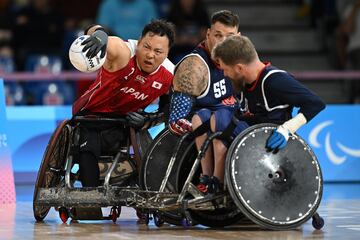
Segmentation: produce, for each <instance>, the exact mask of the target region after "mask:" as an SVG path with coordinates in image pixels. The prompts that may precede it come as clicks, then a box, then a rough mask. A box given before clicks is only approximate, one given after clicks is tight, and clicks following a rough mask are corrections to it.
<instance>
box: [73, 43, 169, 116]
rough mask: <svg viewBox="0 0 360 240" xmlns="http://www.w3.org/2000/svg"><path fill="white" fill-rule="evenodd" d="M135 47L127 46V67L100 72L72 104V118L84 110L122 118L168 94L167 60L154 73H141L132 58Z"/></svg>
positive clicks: (133, 57)
mask: <svg viewBox="0 0 360 240" xmlns="http://www.w3.org/2000/svg"><path fill="white" fill-rule="evenodd" d="M136 43H137V42H135V41H133V42H129V43H128V46H129V48H130V50H131V52H132V57H131V59H130V61H129V62H128V64H127V65H126V67H124V68H123V69H120V70H118V71H116V72H109V71H107V70H105V69H104V68H101V69H100V71H99V73H98V75H97V78H96V80H95V82H94V83H93V84H92V85H91V86H90V88H89V89H88V90H87V91H86V92H85V93H84V94H83V95H82V96H81V97H80V98H79V99H78V100H76V101H75V103H74V104H73V109H72V111H73V114H76V113H78V112H79V111H82V110H87V111H89V112H91V113H114V114H118V115H124V114H126V113H128V112H134V111H137V110H138V109H140V108H145V107H146V106H148V105H149V104H151V103H152V102H153V101H154V100H155V99H156V98H158V97H159V96H161V95H163V94H165V93H167V92H168V91H169V89H170V86H171V84H172V79H173V71H174V65H173V64H172V63H171V62H170V61H169V60H168V59H166V60H165V61H164V62H163V63H162V65H160V66H159V68H158V69H157V70H156V71H155V72H153V73H151V74H147V73H144V72H142V71H141V70H140V68H139V67H138V66H137V63H136V56H135V55H134V53H135V48H136Z"/></svg>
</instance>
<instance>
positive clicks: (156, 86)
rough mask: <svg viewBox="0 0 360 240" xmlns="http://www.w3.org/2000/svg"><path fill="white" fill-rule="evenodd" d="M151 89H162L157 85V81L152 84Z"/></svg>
mask: <svg viewBox="0 0 360 240" xmlns="http://www.w3.org/2000/svg"><path fill="white" fill-rule="evenodd" d="M152 87H153V88H156V89H160V88H161V87H162V83H159V82H157V81H154V82H153V83H152Z"/></svg>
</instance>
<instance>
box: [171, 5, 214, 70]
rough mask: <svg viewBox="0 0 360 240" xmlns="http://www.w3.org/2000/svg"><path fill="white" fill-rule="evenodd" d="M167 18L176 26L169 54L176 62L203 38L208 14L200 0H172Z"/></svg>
mask: <svg viewBox="0 0 360 240" xmlns="http://www.w3.org/2000/svg"><path fill="white" fill-rule="evenodd" d="M167 19H168V20H169V21H170V22H172V23H174V24H175V26H176V41H175V45H174V47H173V48H172V49H171V52H170V55H169V58H170V60H172V61H173V62H174V63H176V62H178V61H179V60H180V59H181V58H182V57H183V56H185V55H186V54H188V53H189V52H191V51H192V50H193V48H194V47H195V46H196V45H197V44H198V43H199V42H200V41H201V40H203V39H204V38H205V36H206V30H207V29H208V27H209V26H210V20H209V15H208V13H207V10H206V6H205V4H204V3H203V1H202V0H173V1H172V2H171V5H170V10H169V15H168V17H167Z"/></svg>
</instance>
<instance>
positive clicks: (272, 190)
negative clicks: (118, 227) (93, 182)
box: [33, 119, 324, 230]
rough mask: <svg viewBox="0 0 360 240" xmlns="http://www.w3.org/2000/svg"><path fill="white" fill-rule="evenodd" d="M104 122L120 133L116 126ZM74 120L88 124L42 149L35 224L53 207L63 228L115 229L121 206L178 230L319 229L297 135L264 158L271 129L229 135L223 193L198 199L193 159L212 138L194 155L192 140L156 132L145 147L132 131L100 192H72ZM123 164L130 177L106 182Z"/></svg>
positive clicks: (306, 155)
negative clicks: (308, 225)
mask: <svg viewBox="0 0 360 240" xmlns="http://www.w3.org/2000/svg"><path fill="white" fill-rule="evenodd" d="M98 120H100V121H101V120H104V119H96V121H98ZM107 120H109V121H114V123H120V122H121V124H125V126H126V121H124V119H117V120H115V119H107ZM81 121H88V119H75V120H74V119H73V120H72V121H71V123H70V122H69V121H64V122H63V123H62V124H61V125H60V126H59V127H58V128H57V130H56V131H55V133H54V134H53V136H52V138H51V140H50V142H49V145H48V147H47V150H46V152H45V155H44V158H43V161H42V164H41V167H40V171H39V174H38V178H37V182H36V187H35V192H34V202H33V209H34V217H35V219H36V220H38V221H41V220H43V219H44V218H45V217H46V215H47V213H48V212H49V210H50V208H51V207H55V208H56V209H58V211H59V214H60V218H61V219H62V220H63V221H64V222H65V221H67V219H68V217H71V218H73V219H112V220H113V221H114V222H115V221H116V219H117V218H118V217H119V215H120V210H121V206H129V207H134V208H136V209H137V210H138V212H139V213H141V216H144V218H145V222H146V223H149V220H150V219H151V218H153V220H154V223H155V225H156V226H161V225H162V224H163V223H164V222H167V223H170V224H175V225H183V226H184V227H189V226H191V225H195V224H202V225H205V226H209V227H222V226H226V225H231V224H234V223H240V224H241V223H248V222H249V220H251V221H252V222H254V223H256V224H258V225H260V226H262V227H265V228H268V229H274V230H285V229H292V228H296V227H298V226H300V225H301V224H303V223H304V222H306V221H307V220H309V219H310V218H313V222H312V223H313V226H314V228H316V229H321V228H322V227H323V225H324V220H323V219H322V218H321V217H320V216H319V214H318V213H317V212H316V210H317V208H318V206H319V204H320V201H321V196H322V189H323V181H322V173H321V169H320V166H319V163H318V161H317V159H316V156H315V155H314V153H313V152H312V150H311V149H310V147H309V146H308V145H307V144H306V143H305V142H304V140H303V139H301V138H300V137H299V136H297V135H294V136H293V137H291V138H290V140H289V142H288V144H287V147H286V148H285V149H284V150H281V151H279V152H278V153H273V152H268V151H266V149H265V147H264V146H265V142H266V139H267V138H268V137H269V135H270V134H271V132H272V131H273V130H274V129H275V128H276V126H275V125H272V124H259V125H255V126H253V127H250V128H248V129H247V130H245V131H244V132H242V133H241V134H240V135H239V136H237V137H236V138H235V139H234V141H233V142H232V144H231V146H230V148H229V150H228V154H227V157H226V167H225V185H224V191H223V192H221V193H219V194H215V195H205V196H204V195H203V194H202V193H201V192H200V191H199V190H198V189H197V188H196V187H195V185H196V184H197V180H198V179H199V176H200V168H199V165H200V160H201V159H202V157H203V155H204V154H205V151H206V149H207V148H208V146H209V144H210V143H211V141H212V140H213V139H214V138H215V137H218V136H219V135H220V134H221V133H220V132H218V133H214V134H212V135H210V136H209V138H208V139H207V140H206V141H205V143H204V144H203V146H202V147H201V149H200V151H197V150H196V147H195V142H194V138H195V137H196V134H195V133H187V134H185V135H183V136H182V137H178V136H175V135H174V134H172V133H171V132H170V131H169V130H168V129H164V130H163V131H162V132H161V133H159V134H158V135H157V137H156V138H155V139H154V140H153V141H152V142H151V138H150V137H149V135H148V134H147V132H143V131H140V132H139V131H138V132H137V131H135V130H132V131H130V133H131V134H130V135H131V136H130V139H129V141H128V145H127V146H126V147H124V148H121V149H119V151H118V152H117V153H115V154H114V155H112V156H111V157H110V159H111V161H112V163H111V165H110V167H109V168H108V169H107V171H106V173H105V174H103V176H104V177H103V178H104V179H103V185H102V186H100V187H96V188H78V187H74V182H75V181H76V179H77V178H78V176H77V175H78V174H77V173H73V172H72V168H73V166H74V162H76V160H75V159H74V156H75V155H76V154H74V152H76V147H77V139H78V133H77V127H76V126H77V125H76V124H77V123H78V122H80V123H81ZM127 128H130V129H131V127H127ZM204 129H205V128H204ZM206 131H207V129H205V131H204V132H206ZM197 134H202V133H200V131H198V132H197ZM150 142H151V143H150ZM130 146H132V147H130ZM74 149H75V150H74ZM131 149H133V150H132V151H131ZM145 149H147V150H146V153H145V154H144V152H145ZM136 156H137V157H138V161H139V159H140V157H142V160H141V169H140V170H139V169H138V167H139V166H140V163H138V164H137V165H136V164H132V163H130V162H134V159H136ZM104 158H106V157H104ZM125 161H129V165H130V166H132V167H131V168H130V171H120V172H124V174H125V175H121V174H120V175H116V177H117V181H115V180H114V181H111V180H112V179H113V178H114V177H115V176H114V177H113V173H114V169H115V168H117V167H118V165H119V164H121V163H124V162H125ZM135 162H136V161H135ZM99 164H101V161H100V163H99ZM136 166H137V167H136ZM129 172H130V173H129ZM132 174H139V176H140V178H139V184H140V186H139V187H138V186H133V185H128V182H127V181H126V179H128V178H129V177H130V176H131V175H132ZM108 206H112V209H111V211H110V215H109V216H108V217H103V216H102V215H101V216H100V214H99V213H97V214H95V215H96V216H97V217H96V218H94V213H92V212H91V211H90V210H91V209H92V210H93V209H94V208H98V207H108ZM81 208H87V211H84V212H86V213H87V214H83V213H82V214H79V213H78V210H77V209H81ZM89 209H90V210H89ZM89 212H91V213H92V214H88V213H89Z"/></svg>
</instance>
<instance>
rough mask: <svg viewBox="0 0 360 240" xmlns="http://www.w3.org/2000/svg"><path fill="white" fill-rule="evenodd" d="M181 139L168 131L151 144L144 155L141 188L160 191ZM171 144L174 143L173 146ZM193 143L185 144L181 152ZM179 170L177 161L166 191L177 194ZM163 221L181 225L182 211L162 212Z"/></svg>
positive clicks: (162, 132) (164, 131) (160, 134)
mask: <svg viewBox="0 0 360 240" xmlns="http://www.w3.org/2000/svg"><path fill="white" fill-rule="evenodd" d="M178 139H179V137H178V136H176V135H174V134H172V133H171V132H170V131H169V130H168V129H164V130H163V131H161V132H160V133H159V134H158V135H157V136H156V138H155V139H154V141H153V142H152V143H151V145H150V146H149V148H148V149H147V152H146V154H145V155H144V158H143V161H142V168H141V172H140V186H141V187H142V189H144V190H151V191H158V190H159V189H160V186H161V183H162V180H163V178H164V177H165V173H166V170H167V167H168V164H169V162H170V159H171V156H172V154H173V151H174V149H173V146H174V145H175V144H176V143H177V141H178ZM169 143H172V144H171V145H170V144H169ZM189 144H193V143H191V142H186V141H185V142H184V144H182V146H181V147H180V150H179V152H180V153H182V152H184V149H185V147H186V146H188V145H189ZM177 168H178V160H176V161H175V163H174V166H173V170H172V172H171V174H170V177H169V179H168V184H167V186H166V187H165V191H168V192H173V193H175V192H176V186H175V185H176V169H177ZM162 219H163V220H164V221H165V222H167V223H170V224H174V225H181V220H182V213H181V212H180V211H168V212H162Z"/></svg>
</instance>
